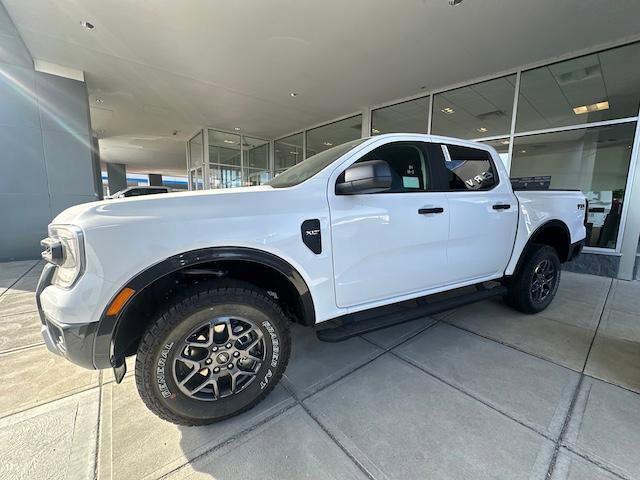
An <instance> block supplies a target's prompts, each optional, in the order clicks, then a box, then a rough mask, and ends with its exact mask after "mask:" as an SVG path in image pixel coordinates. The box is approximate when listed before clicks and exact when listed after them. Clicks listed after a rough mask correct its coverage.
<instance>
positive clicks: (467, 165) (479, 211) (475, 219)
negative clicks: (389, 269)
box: [432, 144, 518, 283]
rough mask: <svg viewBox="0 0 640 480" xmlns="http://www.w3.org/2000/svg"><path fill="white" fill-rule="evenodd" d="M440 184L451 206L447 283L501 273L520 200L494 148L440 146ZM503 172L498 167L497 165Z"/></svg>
mask: <svg viewBox="0 0 640 480" xmlns="http://www.w3.org/2000/svg"><path fill="white" fill-rule="evenodd" d="M436 156H437V157H438V158H439V162H438V164H439V165H442V166H444V168H441V169H438V172H439V173H440V174H441V175H440V176H439V179H438V183H439V187H440V188H441V189H442V190H446V191H447V200H448V204H449V210H450V221H449V225H450V226H449V241H448V246H447V255H448V258H449V267H448V275H449V277H448V279H447V280H448V283H458V282H466V281H471V280H475V279H483V278H487V277H501V276H502V274H503V272H504V270H505V268H506V266H507V263H508V262H509V258H510V257H511V251H512V249H513V242H514V238H515V232H516V227H517V221H518V202H517V199H516V197H515V195H514V194H513V191H512V190H511V186H510V185H509V183H508V180H507V175H506V172H505V171H504V168H503V167H502V164H501V163H498V162H496V160H495V159H494V158H492V156H491V153H490V151H489V150H484V149H481V148H472V147H469V146H465V145H455V144H440V145H439V148H436V149H434V153H433V154H432V159H434V157H436ZM499 168H500V169H501V170H498V169H499Z"/></svg>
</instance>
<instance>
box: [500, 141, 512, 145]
mask: <svg viewBox="0 0 640 480" xmlns="http://www.w3.org/2000/svg"><path fill="white" fill-rule="evenodd" d="M500 143H501V144H502V145H509V143H510V142H509V140H502V141H501V142H500Z"/></svg>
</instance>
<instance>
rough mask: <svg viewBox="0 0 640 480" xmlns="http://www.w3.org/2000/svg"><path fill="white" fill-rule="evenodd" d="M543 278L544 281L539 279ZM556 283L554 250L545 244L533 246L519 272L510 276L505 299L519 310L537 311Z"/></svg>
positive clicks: (557, 271) (557, 270) (557, 268)
mask: <svg viewBox="0 0 640 480" xmlns="http://www.w3.org/2000/svg"><path fill="white" fill-rule="evenodd" d="M543 266H544V267H543ZM546 267H548V270H547V268H546ZM543 277H544V278H545V279H546V282H543V281H542V280H541V279H542V278H543ZM543 283H544V284H543ZM559 284H560V259H559V258H558V253H557V252H556V250H555V249H554V248H552V247H550V246H548V245H533V246H532V248H531V249H530V251H529V253H528V254H527V257H526V258H525V259H524V263H523V264H522V266H521V267H520V269H519V271H518V272H517V273H516V275H515V276H514V277H513V278H512V279H511V282H510V284H509V292H508V293H507V295H506V297H505V300H506V302H507V304H508V305H510V306H511V307H513V308H515V309H516V310H518V311H520V312H523V313H538V312H541V311H543V310H544V309H545V308H547V307H548V306H549V304H550V303H551V301H552V300H553V297H554V296H555V294H556V292H557V291H558V285H559Z"/></svg>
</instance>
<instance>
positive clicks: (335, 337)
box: [316, 286, 507, 343]
mask: <svg viewBox="0 0 640 480" xmlns="http://www.w3.org/2000/svg"><path fill="white" fill-rule="evenodd" d="M506 293H507V288H506V287H504V286H498V287H493V288H481V289H479V290H476V291H475V292H471V293H464V294H460V295H458V296H456V297H452V298H446V299H444V300H437V301H434V302H430V303H429V301H428V300H421V302H420V303H422V304H421V305H419V306H417V307H414V308H411V309H407V310H403V311H400V312H396V313H391V314H386V315H377V316H374V317H371V318H367V319H365V320H359V321H351V322H349V321H347V323H345V324H344V325H341V326H339V327H333V328H324V329H322V330H317V331H316V335H317V337H318V339H320V340H322V341H323V342H332V343H333V342H341V341H343V340H347V339H349V338H351V337H355V336H356V335H360V334H362V333H368V332H373V331H375V330H380V329H382V328H387V327H391V326H393V325H398V324H400V323H405V322H410V321H411V320H416V319H418V318H421V317H425V316H427V315H433V314H435V313H440V312H444V311H446V310H451V309H452V308H457V307H461V306H463V305H468V304H470V303H475V302H479V301H481V300H486V299H487V298H491V297H497V296H500V295H504V294H506ZM349 316H350V315H345V316H344V317H342V319H343V320H347V319H348V317H349Z"/></svg>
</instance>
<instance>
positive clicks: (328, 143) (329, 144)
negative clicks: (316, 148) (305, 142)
mask: <svg viewBox="0 0 640 480" xmlns="http://www.w3.org/2000/svg"><path fill="white" fill-rule="evenodd" d="M322 144H323V145H326V146H327V147H333V143H331V142H322Z"/></svg>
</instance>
